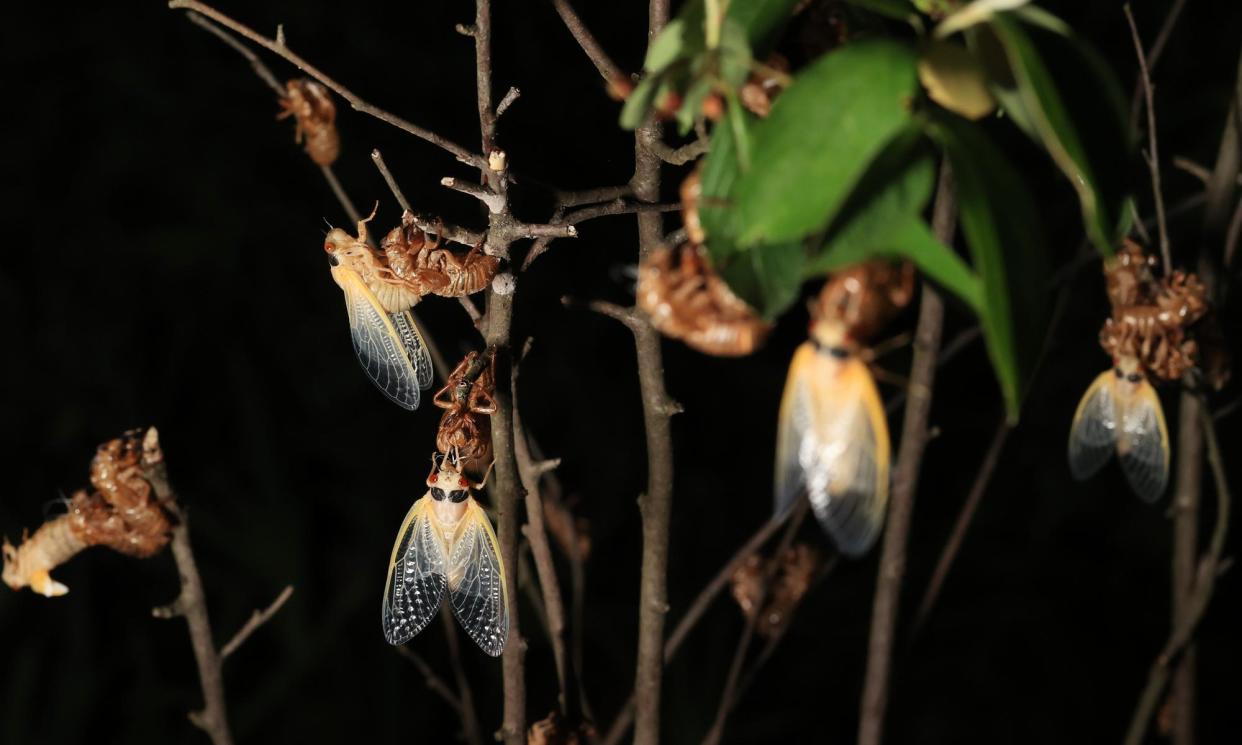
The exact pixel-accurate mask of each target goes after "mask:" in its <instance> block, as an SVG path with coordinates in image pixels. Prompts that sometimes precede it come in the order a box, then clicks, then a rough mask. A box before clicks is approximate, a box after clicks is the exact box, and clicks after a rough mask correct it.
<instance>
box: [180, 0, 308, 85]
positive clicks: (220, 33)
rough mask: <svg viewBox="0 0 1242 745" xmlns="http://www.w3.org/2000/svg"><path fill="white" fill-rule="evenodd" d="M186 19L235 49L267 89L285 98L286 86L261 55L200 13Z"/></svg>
mask: <svg viewBox="0 0 1242 745" xmlns="http://www.w3.org/2000/svg"><path fill="white" fill-rule="evenodd" d="M186 17H187V18H189V19H190V23H193V24H194V25H195V26H198V27H200V28H203V29H206V30H207V32H208V33H209V34H212V35H213V36H215V37H216V38H218V39H219V40H220V41H223V42H224V43H225V44H228V45H229V46H230V47H232V48H233V50H234V51H236V52H237V53H238V54H240V55H241V56H242V57H245V58H246V61H247V62H249V63H250V66H251V67H252V68H253V69H254V74H255V75H258V76H259V79H260V80H262V81H263V82H264V83H267V87H268V88H271V89H272V90H273V91H274V92H275V93H276V95H278V96H281V97H284V95H285V86H284V84H283V83H281V82H280V80H279V79H278V78H277V77H276V76H275V75H274V74H273V73H272V71H271V69H269V68H268V66H267V65H265V64H263V60H261V59H259V55H257V54H255V53H254V52H252V51H250V48H249V47H247V46H246V45H245V44H242V43H241V42H240V41H238V40H237V39H236V37H234V36H233V35H232V34H230V33H229V32H227V31H225V30H224V29H222V28H220V27H219V26H217V25H216V24H214V23H212V22H211V21H209V20H207V19H206V18H205V17H203V16H201V15H199V14H198V13H195V12H194V11H190V12H188V13H187V14H186Z"/></svg>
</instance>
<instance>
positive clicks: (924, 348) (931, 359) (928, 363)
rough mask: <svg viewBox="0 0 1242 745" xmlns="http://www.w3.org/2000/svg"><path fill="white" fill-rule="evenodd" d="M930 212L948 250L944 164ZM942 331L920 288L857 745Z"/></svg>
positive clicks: (936, 300) (914, 483)
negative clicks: (903, 416)
mask: <svg viewBox="0 0 1242 745" xmlns="http://www.w3.org/2000/svg"><path fill="white" fill-rule="evenodd" d="M932 213H933V214H932V232H934V233H935V235H936V237H937V238H938V239H939V240H940V241H941V242H942V243H944V244H946V245H952V243H953V234H954V232H955V229H956V227H957V199H956V196H955V194H954V187H953V175H952V173H951V172H950V170H949V166H948V163H947V162H945V163H942V164H941V167H940V183H939V186H938V188H937V189H936V203H935V206H934V207H933V208H932ZM943 326H944V301H943V300H941V298H940V296H939V295H938V294H937V293H936V291H935V290H933V289H932V288H931V286H930V285H928V284H926V283H924V285H923V298H922V301H921V302H920V307H919V320H918V325H917V326H916V328H915V339H914V359H913V361H912V362H911V364H910V384H909V386H907V390H908V398H907V402H906V412H905V420H904V422H903V423H902V429H901V450H900V451H899V452H898V454H897V462H896V465H895V467H894V469H893V487H892V496H891V497H890V499H889V507H888V524H887V525H886V526H885V529H884V545H883V548H882V550H881V552H880V570H879V578H878V579H877V581H876V589H875V606H874V609H873V613H872V619H871V638H870V642H869V645H868V649H867V675H866V679H865V681H864V684H863V696H862V707H861V711H860V713H859V729H858V743H859V745H880V739H881V732H882V731H883V728H884V713H885V710H886V709H887V707H888V689H889V677H890V673H891V671H892V655H893V638H894V631H895V629H896V625H897V607H898V602H899V600H900V596H901V580H902V577H903V575H904V574H905V568H906V542H907V540H908V538H909V534H910V520H911V516H912V514H913V511H914V495H915V492H916V490H917V488H918V479H919V470H920V467H921V466H922V463H923V450H924V448H925V447H926V446H927V441H928V439H929V437H930V433H929V430H928V425H927V421H928V416H929V414H930V412H931V400H932V385H933V384H934V382H935V377H936V357H937V354H938V353H939V350H940V341H941V333H942V331H943Z"/></svg>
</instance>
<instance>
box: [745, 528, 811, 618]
mask: <svg viewBox="0 0 1242 745" xmlns="http://www.w3.org/2000/svg"><path fill="white" fill-rule="evenodd" d="M770 561H775V560H774V559H765V558H764V557H763V556H762V555H760V554H758V553H755V554H751V555H750V556H748V557H747V558H746V559H745V560H744V561H743V562H742V564H741V565H740V566H739V567H738V568H737V569H736V570H734V572H733V577H732V593H733V599H734V600H736V601H737V604H738V607H739V608H741V610H742V613H743V614H744V615H745V616H746V617H747V618H751V617H753V616H754V615H755V613H756V611H757V610H758V605H759V602H760V598H761V597H763V595H764V587H763V585H764V579H765V577H766V576H767V575H768V570H769V566H768V564H769V562H770ZM779 561H780V563H779V566H777V567H775V571H776V574H775V576H774V577H773V579H772V586H771V588H770V589H769V591H768V593H767V601H766V602H765V603H764V606H763V615H762V616H761V617H760V618H759V622H758V624H757V625H756V626H755V631H756V632H757V633H758V634H760V635H761V636H764V637H768V638H771V637H773V636H775V635H776V634H777V633H779V632H780V631H781V630H783V629H784V627H785V626H786V625H787V624H788V623H789V619H790V617H791V616H792V615H793V612H794V610H796V609H797V607H798V605H799V604H800V603H801V602H802V598H804V597H805V596H806V593H807V591H808V590H810V589H811V583H812V582H813V581H814V579H815V576H816V575H817V574H818V573H819V570H820V569H821V568H822V567H823V560H822V558H821V557H820V555H819V552H818V551H816V550H815V549H814V548H812V547H811V546H808V545H806V544H804V543H799V544H797V545H795V546H792V547H791V548H789V549H788V550H787V551H785V553H784V554H783V555H782V556H781V557H780V560H779Z"/></svg>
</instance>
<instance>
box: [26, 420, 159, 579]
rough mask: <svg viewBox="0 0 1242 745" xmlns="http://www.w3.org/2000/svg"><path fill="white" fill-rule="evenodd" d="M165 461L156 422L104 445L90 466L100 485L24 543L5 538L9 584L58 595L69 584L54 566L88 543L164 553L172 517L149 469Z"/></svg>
mask: <svg viewBox="0 0 1242 745" xmlns="http://www.w3.org/2000/svg"><path fill="white" fill-rule="evenodd" d="M162 461H163V453H162V452H161V450H160V446H159V435H158V433H157V432H156V430H155V428H154V427H152V428H151V429H148V430H147V431H146V432H145V433H142V432H140V431H135V432H127V433H126V434H125V435H124V436H122V437H120V438H117V439H115V440H109V441H108V442H105V443H104V444H102V445H100V446H99V448H98V450H97V451H96V452H95V457H94V458H93V459H92V460H91V467H90V482H91V485H92V486H93V487H94V488H95V490H94V491H87V490H85V489H80V490H78V491H77V492H75V493H74V495H73V497H71V498H70V499H69V500H68V504H67V507H68V509H67V511H66V512H65V513H64V514H62V515H59V516H57V517H55V518H52V519H50V520H48V521H47V522H45V523H43V525H42V526H40V527H39V529H38V530H36V531H35V532H34V534H33V535H29V536H26V537H25V538H24V539H23V541H22V543H21V545H19V546H16V547H14V546H12V545H11V544H9V542H8V541H7V540H6V541H5V542H4V570H3V578H4V582H5V584H7V585H8V586H9V587H11V588H13V589H14V590H20V589H21V588H23V587H29V588H30V589H31V590H33V591H35V592H37V593H39V594H40V595H44V596H46V597H55V596H58V595H64V594H65V593H67V592H69V588H68V587H65V586H64V585H63V584H61V583H60V582H57V581H56V580H54V579H52V576H51V571H52V570H53V569H55V568H56V567H58V566H60V565H61V564H64V563H65V562H67V561H69V560H70V559H72V558H73V557H74V556H76V555H77V554H78V553H79V552H81V551H82V550H84V549H86V548H89V547H91V546H106V547H108V548H110V549H112V550H113V551H116V552H118V553H122V554H125V555H127V556H134V557H137V558H140V559H144V558H147V557H150V556H154V555H155V554H157V553H159V552H160V551H161V550H162V549H163V548H164V546H166V545H167V544H168V540H169V536H170V533H171V530H172V523H171V521H170V518H169V515H168V513H167V511H166V510H165V506H164V505H163V504H161V501H160V498H159V496H158V495H157V494H156V493H155V490H154V489H153V488H152V486H151V484H150V482H148V481H147V478H146V475H145V470H144V469H146V468H150V467H152V466H154V465H156V464H158V463H161V462H162Z"/></svg>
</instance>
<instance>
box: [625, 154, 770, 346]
mask: <svg viewBox="0 0 1242 745" xmlns="http://www.w3.org/2000/svg"><path fill="white" fill-rule="evenodd" d="M700 191H701V189H700V185H699V176H698V172H697V171H695V172H694V173H692V174H690V176H689V177H688V178H687V179H686V180H685V182H683V184H682V187H681V197H682V219H683V221H684V223H685V227H686V237H687V238H688V239H689V240H688V242H687V243H685V244H683V245H681V246H679V247H676V248H671V247H668V246H662V247H660V248H658V249H656V250H655V251H652V252H651V254H650V255H649V256H647V258H646V259H644V260H643V263H642V265H641V266H639V268H638V287H637V289H636V290H635V299H636V301H637V303H638V306H639V307H640V308H642V310H643V312H644V313H646V314H647V316H648V317H649V318H650V319H651V324H652V325H653V326H655V327H656V328H657V329H658V330H659V331H660V333H662V334H664V335H665V336H671V337H673V338H674V339H681V340H682V341H684V342H685V343H686V344H687V345H689V346H690V347H692V348H694V349H697V350H699V351H700V352H703V353H705V354H713V355H717V356H720V357H737V356H741V355H746V354H750V353H751V352H753V351H755V349H756V348H758V346H759V345H760V344H762V343H763V340H764V339H766V338H767V335H768V332H770V331H771V330H772V327H771V325H770V324H768V323H767V322H765V321H764V320H763V319H762V318H760V317H759V316H758V315H757V314H756V313H755V311H754V310H753V309H751V307H750V306H749V305H747V304H746V302H745V301H744V300H742V299H741V298H739V297H738V296H737V295H735V294H733V291H732V290H731V289H729V286H728V284H726V283H725V281H724V280H723V279H721V278H720V276H719V275H718V274H716V271H715V270H714V269H713V268H712V266H711V262H710V260H709V259H708V257H707V254H706V250H705V248H704V246H703V242H704V241H705V240H706V234H705V232H704V230H703V226H702V223H701V222H700V221H699V212H698V203H699V198H700Z"/></svg>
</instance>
